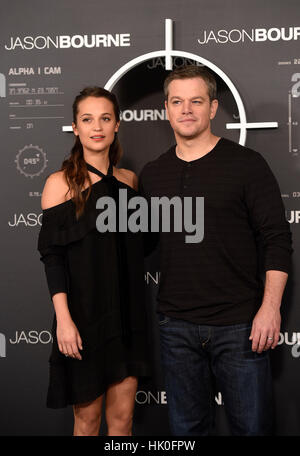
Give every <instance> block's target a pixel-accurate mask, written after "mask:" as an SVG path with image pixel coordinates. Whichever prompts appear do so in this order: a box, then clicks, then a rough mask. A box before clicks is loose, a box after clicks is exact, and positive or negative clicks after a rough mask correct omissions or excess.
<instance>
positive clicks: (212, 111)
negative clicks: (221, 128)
mask: <svg viewBox="0 0 300 456" xmlns="http://www.w3.org/2000/svg"><path fill="white" fill-rule="evenodd" d="M218 106H219V102H218V100H217V99H215V100H212V102H211V104H210V120H213V119H214V118H215V115H216V114H217V110H218Z"/></svg>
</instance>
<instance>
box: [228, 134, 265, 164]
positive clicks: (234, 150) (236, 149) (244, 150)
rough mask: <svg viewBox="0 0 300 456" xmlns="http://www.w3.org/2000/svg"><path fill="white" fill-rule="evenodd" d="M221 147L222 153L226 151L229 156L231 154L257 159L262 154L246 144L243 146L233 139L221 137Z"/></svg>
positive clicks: (246, 158) (237, 156) (242, 157)
mask: <svg viewBox="0 0 300 456" xmlns="http://www.w3.org/2000/svg"><path fill="white" fill-rule="evenodd" d="M222 147H223V149H224V153H226V154H227V155H229V156H230V155H231V156H232V157H233V158H234V157H235V158H241V159H245V160H248V159H254V160H255V159H258V160H259V159H260V158H262V155H261V154H260V153H259V152H257V151H255V150H253V149H251V148H249V147H247V146H243V145H241V144H239V143H237V142H235V141H232V140H231V139H227V138H222Z"/></svg>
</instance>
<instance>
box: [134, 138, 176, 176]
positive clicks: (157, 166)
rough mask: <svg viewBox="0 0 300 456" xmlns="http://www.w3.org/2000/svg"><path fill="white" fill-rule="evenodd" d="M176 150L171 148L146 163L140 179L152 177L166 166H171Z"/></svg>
mask: <svg viewBox="0 0 300 456" xmlns="http://www.w3.org/2000/svg"><path fill="white" fill-rule="evenodd" d="M174 148H175V146H172V147H170V148H169V149H168V150H167V151H166V152H164V153H162V154H161V155H159V156H158V157H157V158H155V159H154V160H152V161H150V162H148V163H146V165H145V166H144V167H143V169H142V171H141V173H140V177H141V176H142V177H143V178H145V177H151V176H152V175H153V174H156V173H157V172H158V170H162V169H163V168H164V167H165V166H169V164H170V161H171V157H172V153H174Z"/></svg>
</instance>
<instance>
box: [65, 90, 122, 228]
mask: <svg viewBox="0 0 300 456" xmlns="http://www.w3.org/2000/svg"><path fill="white" fill-rule="evenodd" d="M87 97H97V98H106V99H107V100H109V101H110V102H111V103H112V105H113V109H114V114H115V118H116V122H119V120H120V109H119V104H118V101H117V98H116V97H115V95H114V94H113V93H111V92H109V91H108V90H105V89H103V88H102V87H86V88H85V89H83V90H82V91H81V92H80V93H79V95H77V97H76V98H75V100H74V103H73V122H74V123H75V124H76V121H77V114H78V104H79V103H80V102H81V101H82V100H84V99H85V98H87ZM121 156H122V148H121V145H120V142H119V139H118V138H117V134H116V133H115V138H114V141H113V142H112V144H111V145H110V148H109V160H110V163H112V164H113V165H114V166H115V165H116V164H117V163H118V162H119V160H120V158H121ZM61 171H64V175H65V178H66V180H67V183H68V186H69V191H70V195H71V196H72V201H73V202H74V203H75V208H76V218H77V219H78V218H79V217H80V216H81V215H82V214H83V212H84V206H85V203H86V201H87V199H88V197H89V196H90V193H91V184H92V181H91V178H90V176H89V173H88V170H87V167H86V163H85V160H84V158H83V147H82V144H81V142H80V139H79V136H76V139H75V144H74V146H73V147H72V149H71V152H70V156H69V157H68V158H66V159H65V160H64V161H63V163H62V166H61ZM86 181H88V182H89V187H88V191H87V192H84V193H82V190H83V189H84V184H85V182H86Z"/></svg>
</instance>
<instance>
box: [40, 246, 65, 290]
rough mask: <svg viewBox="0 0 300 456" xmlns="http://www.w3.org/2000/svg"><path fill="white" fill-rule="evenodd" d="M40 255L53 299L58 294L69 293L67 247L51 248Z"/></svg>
mask: <svg viewBox="0 0 300 456" xmlns="http://www.w3.org/2000/svg"><path fill="white" fill-rule="evenodd" d="M40 253H41V258H40V260H41V261H42V262H43V263H44V267H45V274H46V279H47V284H48V288H49V293H50V296H51V299H52V298H53V296H54V295H55V294H56V293H67V280H66V271H65V247H64V246H51V247H47V248H46V249H45V250H43V251H41V252H40Z"/></svg>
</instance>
